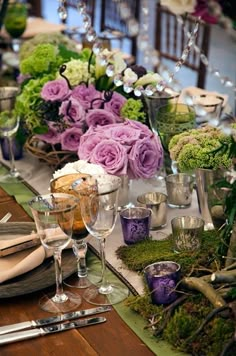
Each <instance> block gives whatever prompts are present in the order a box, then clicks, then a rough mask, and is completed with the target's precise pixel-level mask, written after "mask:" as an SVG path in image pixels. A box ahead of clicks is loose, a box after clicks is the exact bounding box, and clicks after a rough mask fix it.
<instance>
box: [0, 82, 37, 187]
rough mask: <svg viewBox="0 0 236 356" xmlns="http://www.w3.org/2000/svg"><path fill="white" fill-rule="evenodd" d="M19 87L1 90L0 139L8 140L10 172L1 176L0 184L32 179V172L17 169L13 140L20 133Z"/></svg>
mask: <svg viewBox="0 0 236 356" xmlns="http://www.w3.org/2000/svg"><path fill="white" fill-rule="evenodd" d="M18 90H19V89H18V88H17V87H2V88H0V137H3V138H6V139H7V143H8V147H9V160H10V171H9V173H6V174H4V175H1V176H0V182H3V183H17V182H20V181H22V180H26V179H28V178H30V176H31V174H30V172H24V173H23V172H20V171H19V170H17V168H16V167H15V159H14V153H13V139H14V137H15V134H16V132H17V131H18V128H19V124H20V117H19V116H18V115H16V114H15V112H14V107H15V99H16V95H17V94H18Z"/></svg>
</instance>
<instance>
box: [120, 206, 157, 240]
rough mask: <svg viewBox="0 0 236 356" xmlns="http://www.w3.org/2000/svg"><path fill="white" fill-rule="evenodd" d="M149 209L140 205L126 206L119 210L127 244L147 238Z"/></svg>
mask: <svg viewBox="0 0 236 356" xmlns="http://www.w3.org/2000/svg"><path fill="white" fill-rule="evenodd" d="M151 213H152V212H151V210H150V209H147V208H142V207H133V208H127V209H124V210H122V211H121V212H120V221H121V227H122V232H123V237H124V242H125V243H126V244H127V245H133V244H135V243H136V242H140V241H142V240H145V239H147V238H149V230H150V223H151Z"/></svg>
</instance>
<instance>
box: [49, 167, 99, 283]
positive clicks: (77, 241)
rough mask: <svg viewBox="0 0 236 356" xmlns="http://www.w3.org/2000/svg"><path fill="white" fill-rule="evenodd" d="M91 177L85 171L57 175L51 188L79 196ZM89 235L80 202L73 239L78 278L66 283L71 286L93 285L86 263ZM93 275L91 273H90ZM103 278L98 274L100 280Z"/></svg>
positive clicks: (76, 213)
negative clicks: (85, 182) (86, 238)
mask: <svg viewBox="0 0 236 356" xmlns="http://www.w3.org/2000/svg"><path fill="white" fill-rule="evenodd" d="M86 177H89V175H88V174H84V173H69V174H65V175H63V176H60V177H57V178H55V179H53V180H52V181H51V182H50V190H51V192H52V193H67V194H72V195H74V196H77V197H78V192H77V190H78V189H81V188H82V186H83V182H84V179H85V178H86ZM75 181H76V182H77V183H76V184H75V187H76V189H74V188H72V183H74V182H75ZM87 235H88V231H87V229H86V227H85V226H84V223H83V219H82V216H81V210H80V204H79V203H78V205H77V207H76V209H75V214H74V223H73V234H72V240H73V245H72V249H73V252H74V254H75V257H76V259H77V266H78V268H77V276H78V278H77V279H73V280H70V279H69V280H68V281H65V282H64V283H65V284H66V285H67V286H69V287H75V288H87V287H88V286H89V285H91V282H90V280H89V278H88V269H87V265H86V254H87V243H86V241H85V237H86V236H87ZM90 277H91V275H90ZM100 279H101V278H100V276H99V277H98V276H97V280H98V281H99V280H100Z"/></svg>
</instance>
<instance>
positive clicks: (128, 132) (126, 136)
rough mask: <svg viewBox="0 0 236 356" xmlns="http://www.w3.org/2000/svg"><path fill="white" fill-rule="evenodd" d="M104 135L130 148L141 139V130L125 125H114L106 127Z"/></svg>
mask: <svg viewBox="0 0 236 356" xmlns="http://www.w3.org/2000/svg"><path fill="white" fill-rule="evenodd" d="M104 135H106V137H109V138H111V139H113V140H115V141H117V142H120V144H122V145H125V146H127V148H129V147H130V146H132V145H133V144H134V143H135V142H136V141H137V140H138V139H140V136H141V130H139V129H135V128H132V127H130V126H128V125H126V124H125V123H124V124H123V125H121V124H114V125H109V127H108V126H107V127H106V130H105V132H104Z"/></svg>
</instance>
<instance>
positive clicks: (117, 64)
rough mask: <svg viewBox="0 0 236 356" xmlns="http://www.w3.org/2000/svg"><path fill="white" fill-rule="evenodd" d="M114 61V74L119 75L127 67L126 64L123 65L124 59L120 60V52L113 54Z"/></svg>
mask: <svg viewBox="0 0 236 356" xmlns="http://www.w3.org/2000/svg"><path fill="white" fill-rule="evenodd" d="M113 59H114V63H113V61H112V63H113V65H114V73H115V74H117V73H121V72H123V70H125V68H126V67H127V64H126V63H125V61H124V59H123V58H122V53H121V52H117V53H115V54H114V56H113Z"/></svg>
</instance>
